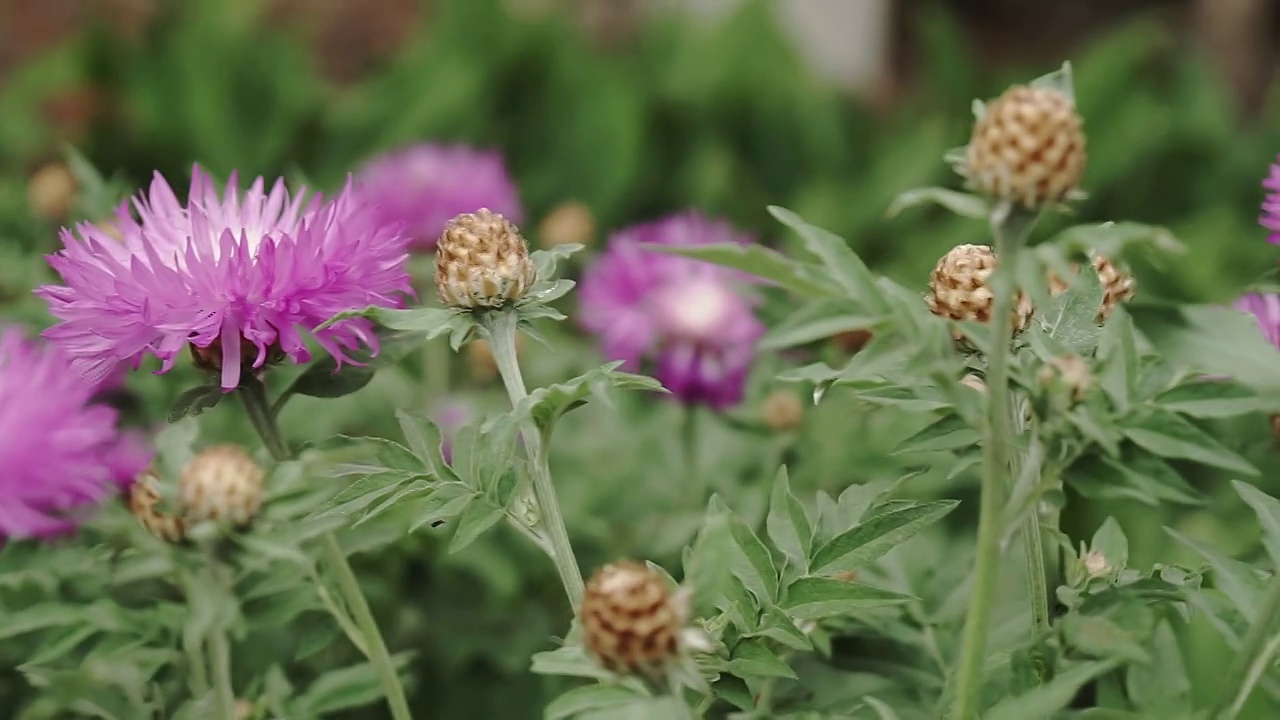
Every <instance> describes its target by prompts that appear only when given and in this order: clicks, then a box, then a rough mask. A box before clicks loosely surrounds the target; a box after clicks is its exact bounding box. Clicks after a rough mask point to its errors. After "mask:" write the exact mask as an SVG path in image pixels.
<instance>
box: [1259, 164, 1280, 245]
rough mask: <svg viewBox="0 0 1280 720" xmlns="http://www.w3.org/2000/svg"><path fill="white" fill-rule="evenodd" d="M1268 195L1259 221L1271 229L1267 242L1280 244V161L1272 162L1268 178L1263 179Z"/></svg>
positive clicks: (1263, 202)
mask: <svg viewBox="0 0 1280 720" xmlns="http://www.w3.org/2000/svg"><path fill="white" fill-rule="evenodd" d="M1262 187H1264V188H1266V190H1267V195H1266V197H1265V198H1264V199H1263V201H1262V214H1261V215H1260V216H1259V217H1258V223H1259V224H1260V225H1262V227H1264V228H1266V229H1267V230H1269V231H1270V233H1268V234H1267V242H1269V243H1271V244H1272V245H1280V162H1276V163H1272V165H1271V170H1270V172H1269V173H1268V175H1267V178H1266V179H1265V180H1263V181H1262Z"/></svg>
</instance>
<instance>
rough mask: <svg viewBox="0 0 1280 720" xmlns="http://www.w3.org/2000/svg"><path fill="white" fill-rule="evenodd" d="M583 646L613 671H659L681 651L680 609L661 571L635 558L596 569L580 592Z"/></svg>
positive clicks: (681, 623) (644, 672)
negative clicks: (584, 589) (582, 591)
mask: <svg viewBox="0 0 1280 720" xmlns="http://www.w3.org/2000/svg"><path fill="white" fill-rule="evenodd" d="M580 612H581V621H582V630H583V640H584V642H585V643H586V646H587V649H588V650H589V651H590V652H591V654H592V655H593V656H594V657H595V658H596V660H597V661H598V662H599V663H600V664H601V665H603V666H604V667H605V668H607V669H609V670H612V671H614V672H618V673H632V674H648V675H653V674H657V673H660V672H661V671H662V670H663V669H664V668H665V667H666V666H667V665H668V664H670V663H671V662H673V661H674V660H676V658H677V657H678V655H679V652H680V634H681V630H682V628H683V626H684V617H683V613H682V612H681V610H680V607H679V605H678V603H677V602H675V601H674V598H673V596H672V592H671V590H670V589H669V588H668V587H667V581H666V579H665V578H663V577H662V575H661V574H660V573H658V572H655V571H654V570H652V569H650V568H649V567H647V566H646V565H643V564H641V563H637V562H630V561H627V562H618V563H614V564H612V565H606V566H605V567H603V568H601V569H600V570H599V571H597V572H596V574H595V576H594V577H592V578H591V582H589V583H588V584H587V588H586V592H585V593H584V594H583V596H582V610H581V611H580Z"/></svg>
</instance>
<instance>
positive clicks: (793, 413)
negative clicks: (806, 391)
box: [760, 390, 804, 432]
mask: <svg viewBox="0 0 1280 720" xmlns="http://www.w3.org/2000/svg"><path fill="white" fill-rule="evenodd" d="M760 417H761V419H762V420H764V424H765V427H767V428H769V429H770V430H777V431H780V432H781V431H786V430H795V429H797V428H799V427H800V424H801V423H802V422H803V421H804V404H803V403H801V402H800V398H799V397H798V396H797V395H796V394H795V393H793V392H790V391H788V390H774V391H773V392H771V393H769V394H768V395H767V396H765V399H764V403H763V404H762V405H761V407H760Z"/></svg>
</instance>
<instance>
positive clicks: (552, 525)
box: [482, 310, 584, 613]
mask: <svg viewBox="0 0 1280 720" xmlns="http://www.w3.org/2000/svg"><path fill="white" fill-rule="evenodd" d="M518 323H519V318H517V317H516V314H515V312H513V311H511V310H502V311H498V312H496V313H495V314H494V316H493V317H492V318H491V320H490V321H489V322H488V323H486V324H485V325H483V326H482V327H484V328H485V331H486V333H487V334H488V335H489V344H490V346H491V348H492V350H493V359H494V362H495V363H496V364H497V365H498V373H499V374H500V375H501V376H502V384H503V385H505V386H506V388H507V395H508V396H509V397H510V398H511V405H512V407H516V406H518V405H519V404H520V402H521V401H522V400H524V399H525V398H526V397H528V395H529V392H528V391H527V390H526V389H525V386H524V376H523V375H522V374H521V373H520V363H519V361H518V360H517V359H516V332H517V329H518V327H517V326H518ZM520 431H521V437H522V438H523V439H524V448H525V452H526V454H527V455H528V456H529V468H530V474H531V475H532V476H533V477H532V480H533V494H534V498H535V499H537V501H538V514H539V515H540V517H541V520H542V524H543V528H544V529H545V531H546V534H547V538H548V539H549V540H550V542H551V560H552V561H553V562H555V564H556V570H557V572H559V573H560V581H561V582H562V583H563V584H564V591H565V594H566V595H568V596H569V605H570V606H571V607H572V608H573V611H574V613H577V612H578V606H579V605H580V604H581V602H582V593H583V590H584V586H583V583H582V571H581V570H580V569H579V568H578V560H577V557H576V556H575V555H574V553H573V546H572V545H571V544H570V543H569V531H568V529H567V528H566V527H565V524H564V516H563V514H562V513H561V511H560V500H559V499H558V498H557V497H556V489H555V485H554V484H553V483H552V481H551V467H550V463H549V461H548V457H547V455H548V448H547V447H545V443H544V442H543V438H542V433H541V432H540V431H539V430H538V428H537V427H536V426H535V425H534V424H533V422H532V421H531V420H530V421H526V422H525V423H524V424H523V426H522V427H521V428H520Z"/></svg>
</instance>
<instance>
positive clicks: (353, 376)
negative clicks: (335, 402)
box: [277, 355, 375, 402]
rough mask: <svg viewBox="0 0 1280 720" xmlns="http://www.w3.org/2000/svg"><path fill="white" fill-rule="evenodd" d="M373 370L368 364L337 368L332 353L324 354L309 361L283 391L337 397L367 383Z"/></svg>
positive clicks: (358, 388) (347, 365) (289, 393)
mask: <svg viewBox="0 0 1280 720" xmlns="http://www.w3.org/2000/svg"><path fill="white" fill-rule="evenodd" d="M374 372H375V370H374V368H372V367H369V366H368V365H352V364H350V363H348V364H346V365H343V366H342V367H341V368H339V367H338V361H337V359H336V358H334V357H333V356H332V355H326V356H325V357H323V358H321V359H320V360H317V361H316V362H313V363H311V365H310V366H309V367H307V369H306V370H304V371H303V372H302V374H301V375H299V376H298V378H297V379H296V380H294V381H293V384H292V385H290V386H289V387H288V389H286V390H285V391H284V394H285V395H306V396H308V397H317V398H339V397H343V396H345V395H350V394H351V393H353V392H356V391H357V390H360V389H361V388H363V387H364V386H365V385H368V384H369V382H370V381H371V380H373V376H374ZM277 402H278V401H277Z"/></svg>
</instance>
